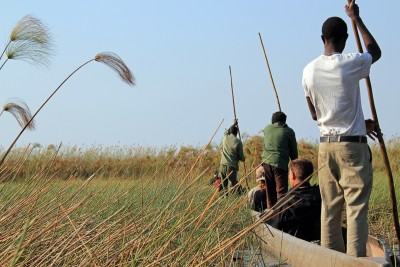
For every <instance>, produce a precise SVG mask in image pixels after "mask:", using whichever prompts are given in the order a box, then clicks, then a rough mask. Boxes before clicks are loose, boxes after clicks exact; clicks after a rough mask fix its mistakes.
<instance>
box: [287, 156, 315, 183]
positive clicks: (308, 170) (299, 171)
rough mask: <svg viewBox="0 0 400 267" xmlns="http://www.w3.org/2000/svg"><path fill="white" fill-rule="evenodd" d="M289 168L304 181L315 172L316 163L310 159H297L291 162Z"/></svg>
mask: <svg viewBox="0 0 400 267" xmlns="http://www.w3.org/2000/svg"><path fill="white" fill-rule="evenodd" d="M289 168H290V170H292V171H293V172H294V174H295V175H296V178H297V179H299V180H300V181H304V180H305V179H306V178H307V177H309V176H310V175H312V174H313V172H314V165H313V164H312V162H311V161H309V160H308V159H295V160H292V161H291V162H290V163H289Z"/></svg>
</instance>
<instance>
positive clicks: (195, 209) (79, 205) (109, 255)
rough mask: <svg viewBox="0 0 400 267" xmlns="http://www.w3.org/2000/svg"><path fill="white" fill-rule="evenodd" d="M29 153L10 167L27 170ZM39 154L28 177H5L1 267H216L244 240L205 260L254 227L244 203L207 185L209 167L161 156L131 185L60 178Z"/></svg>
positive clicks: (0, 195) (0, 190) (52, 159)
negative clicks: (183, 164)
mask: <svg viewBox="0 0 400 267" xmlns="http://www.w3.org/2000/svg"><path fill="white" fill-rule="evenodd" d="M59 152H60V151H59ZM27 155H30V156H32V153H22V154H21V158H20V159H19V160H17V159H16V161H17V162H23V163H22V164H28V159H29V157H28V156H27ZM41 156H42V158H41V161H44V162H46V163H45V164H42V163H40V164H36V165H35V166H37V168H36V171H35V172H36V174H34V175H32V176H30V177H29V176H27V175H26V173H24V176H23V177H24V178H20V177H18V174H20V173H22V172H23V171H22V170H21V168H18V167H16V166H14V165H12V166H11V167H9V168H8V170H9V171H11V172H13V173H14V174H13V175H11V176H10V175H6V172H7V171H6V170H4V171H3V175H5V176H4V177H6V179H3V182H2V184H1V185H0V203H1V204H0V209H1V218H0V266H6V265H9V266H27V265H28V266H88V265H93V266H189V265H193V266H196V265H199V264H205V265H209V266H221V265H223V264H228V263H229V261H230V260H231V257H232V253H233V250H234V249H235V248H236V247H238V246H239V245H243V244H244V243H245V242H246V240H247V236H243V237H242V238H239V239H237V241H236V242H232V244H229V245H228V246H227V248H226V249H224V250H223V251H222V252H219V253H218V254H217V255H216V256H212V257H211V258H210V255H212V254H213V252H215V251H216V250H218V248H219V247H220V244H222V243H224V245H226V244H228V243H229V240H230V239H231V238H232V236H234V235H236V234H237V233H238V232H240V231H241V230H242V229H245V228H246V227H247V226H248V225H250V224H251V223H252V221H251V218H250V217H249V213H248V209H247V203H246V199H245V198H240V197H237V196H235V195H229V196H228V197H226V198H222V197H220V195H219V194H218V193H216V191H215V190H214V189H213V188H212V187H211V186H209V185H208V180H209V173H210V171H209V168H203V169H200V168H193V170H192V171H191V172H190V173H189V172H188V171H189V169H187V168H183V167H177V166H176V165H171V164H168V163H169V160H171V157H170V156H169V157H168V156H167V157H166V162H165V161H164V162H163V161H160V162H159V161H157V160H156V161H155V163H154V164H155V166H156V167H155V169H153V171H146V169H145V168H144V169H143V170H142V171H143V172H142V173H138V175H137V176H136V177H135V178H134V179H133V178H132V179H128V177H124V178H119V177H115V176H112V177H109V178H107V179H105V177H104V173H102V170H101V169H99V170H97V171H95V172H94V173H93V175H92V176H90V177H89V178H86V179H81V178H78V179H77V178H75V177H74V175H70V176H69V177H68V178H66V179H60V178H58V174H59V173H60V171H59V170H58V169H56V171H54V166H55V165H56V163H57V160H59V157H60V155H58V154H53V155H52V156H49V157H48V158H47V156H43V155H41ZM176 163H177V164H178V165H179V161H177V162H176ZM192 163H193V162H192ZM29 164H31V163H29ZM107 164H110V163H109V162H108V163H106V165H107ZM97 175H100V176H99V177H98V176H97ZM185 178H186V181H185V180H184V179H185ZM182 182H183V183H182ZM205 260H206V261H205ZM204 261H205V262H204Z"/></svg>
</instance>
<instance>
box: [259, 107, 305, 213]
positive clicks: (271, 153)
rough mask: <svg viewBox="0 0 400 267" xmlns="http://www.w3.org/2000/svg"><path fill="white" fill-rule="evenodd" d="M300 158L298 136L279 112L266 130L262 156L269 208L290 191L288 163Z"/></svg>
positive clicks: (273, 115) (272, 118)
mask: <svg viewBox="0 0 400 267" xmlns="http://www.w3.org/2000/svg"><path fill="white" fill-rule="evenodd" d="M297 156H298V150H297V141H296V135H295V133H294V131H293V129H291V128H290V127H289V126H288V125H287V124H286V114H285V113H283V112H281V111H278V112H274V113H273V114H272V117H271V124H269V125H267V126H266V127H265V129H264V150H263V153H262V155H261V157H262V159H263V164H262V166H263V167H264V174H265V179H266V184H267V207H268V208H269V209H270V208H272V207H273V206H274V205H275V203H276V202H277V200H278V199H279V198H280V197H282V196H283V195H284V194H285V193H286V192H287V190H288V163H289V159H291V160H294V159H296V158H297Z"/></svg>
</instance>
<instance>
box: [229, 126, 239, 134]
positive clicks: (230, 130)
mask: <svg viewBox="0 0 400 267" xmlns="http://www.w3.org/2000/svg"><path fill="white" fill-rule="evenodd" d="M238 131H239V130H238V127H237V126H236V125H232V126H231V127H230V128H229V133H231V134H233V135H234V136H236V135H237V134H238Z"/></svg>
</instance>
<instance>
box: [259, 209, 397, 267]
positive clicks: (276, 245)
mask: <svg viewBox="0 0 400 267" xmlns="http://www.w3.org/2000/svg"><path fill="white" fill-rule="evenodd" d="M252 214H253V216H254V219H255V220H257V218H258V214H259V213H257V212H253V213H252ZM255 234H256V236H257V237H258V238H259V239H260V243H261V247H262V250H263V252H264V253H266V254H268V255H270V256H273V257H275V258H277V259H280V260H279V261H280V262H283V263H285V264H288V265H290V266H294V267H313V266H315V267H322V266H324V267H339V266H354V267H358V266H359V267H361V266H362V267H388V266H391V264H390V263H389V259H388V258H387V257H386V256H385V255H386V254H385V252H384V249H383V248H382V247H381V246H380V244H379V241H378V240H377V239H376V238H373V237H369V240H368V246H367V253H368V257H362V258H357V257H352V256H349V255H347V254H344V253H341V252H337V251H334V250H331V249H328V248H325V247H321V246H319V245H317V244H313V243H310V242H307V241H304V240H302V239H299V238H296V237H294V236H291V235H289V234H286V233H284V232H282V231H280V230H278V229H275V228H273V227H271V226H269V225H266V224H265V223H261V224H260V225H258V226H257V228H256V229H255ZM267 264H268V263H267Z"/></svg>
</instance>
